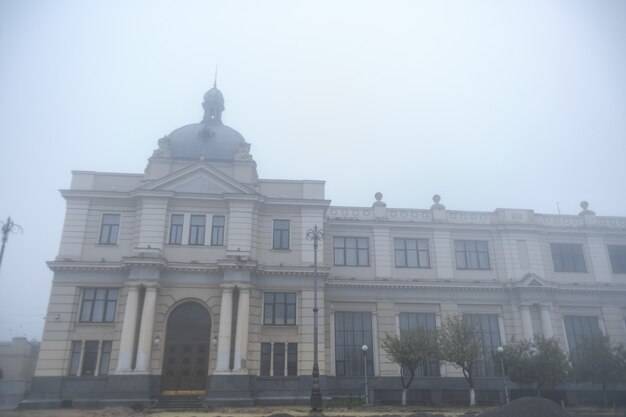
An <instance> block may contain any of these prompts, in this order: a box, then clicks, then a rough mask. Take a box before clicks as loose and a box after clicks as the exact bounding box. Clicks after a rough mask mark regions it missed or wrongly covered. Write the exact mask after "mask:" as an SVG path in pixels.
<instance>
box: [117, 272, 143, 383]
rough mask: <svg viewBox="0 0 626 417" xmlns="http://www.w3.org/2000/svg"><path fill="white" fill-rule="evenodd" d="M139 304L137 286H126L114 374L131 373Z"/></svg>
mask: <svg viewBox="0 0 626 417" xmlns="http://www.w3.org/2000/svg"><path fill="white" fill-rule="evenodd" d="M138 303H139V286H138V285H137V284H129V285H128V295H127V296H126V309H125V310H124V323H123V324H122V336H121V338H120V353H119V357H118V359H117V370H116V373H126V372H130V371H132V368H131V366H132V363H133V352H134V350H135V332H136V331H137V306H138Z"/></svg>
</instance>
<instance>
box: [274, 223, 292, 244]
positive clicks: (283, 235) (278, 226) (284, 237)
mask: <svg viewBox="0 0 626 417" xmlns="http://www.w3.org/2000/svg"><path fill="white" fill-rule="evenodd" d="M273 242H274V243H273V246H272V248H273V249H289V220H274V235H273Z"/></svg>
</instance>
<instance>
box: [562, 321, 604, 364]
mask: <svg viewBox="0 0 626 417" xmlns="http://www.w3.org/2000/svg"><path fill="white" fill-rule="evenodd" d="M563 327H565V338H566V339H567V348H568V350H569V355H570V358H571V360H572V361H576V360H578V359H579V355H580V354H579V352H578V345H579V344H580V343H582V341H583V339H585V338H586V337H589V336H592V335H594V334H602V329H601V328H600V320H598V316H588V315H576V314H566V315H564V316H563Z"/></svg>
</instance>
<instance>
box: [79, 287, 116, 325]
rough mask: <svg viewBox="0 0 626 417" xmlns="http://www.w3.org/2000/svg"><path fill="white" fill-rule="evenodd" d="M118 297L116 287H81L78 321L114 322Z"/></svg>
mask: <svg viewBox="0 0 626 417" xmlns="http://www.w3.org/2000/svg"><path fill="white" fill-rule="evenodd" d="M103 293H104V294H103ZM118 297H119V290H118V289H117V288H95V287H88V288H83V293H82V300H81V305H80V315H79V322H80V323H114V322H115V315H116V312H117V300H118ZM94 314H95V315H97V316H96V317H94Z"/></svg>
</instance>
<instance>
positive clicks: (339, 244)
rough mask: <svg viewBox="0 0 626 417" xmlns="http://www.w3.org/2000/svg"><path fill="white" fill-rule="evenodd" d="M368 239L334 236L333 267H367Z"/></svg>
mask: <svg viewBox="0 0 626 417" xmlns="http://www.w3.org/2000/svg"><path fill="white" fill-rule="evenodd" d="M369 248H370V243H369V237H353V236H336V237H334V238H333V261H334V265H335V266H356V267H369V266H370V256H369Z"/></svg>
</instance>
